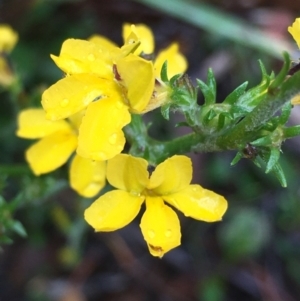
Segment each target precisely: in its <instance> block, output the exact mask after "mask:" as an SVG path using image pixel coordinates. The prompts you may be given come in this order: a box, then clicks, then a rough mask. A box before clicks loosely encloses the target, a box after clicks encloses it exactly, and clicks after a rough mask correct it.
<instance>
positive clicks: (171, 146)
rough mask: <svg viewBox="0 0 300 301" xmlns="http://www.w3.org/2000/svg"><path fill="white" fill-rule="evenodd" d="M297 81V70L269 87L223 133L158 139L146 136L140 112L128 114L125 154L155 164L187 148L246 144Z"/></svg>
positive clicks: (299, 79) (296, 87)
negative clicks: (252, 107) (235, 122)
mask: <svg viewBox="0 0 300 301" xmlns="http://www.w3.org/2000/svg"><path fill="white" fill-rule="evenodd" d="M299 83H300V72H299V73H296V74H295V75H293V76H292V77H290V78H288V79H287V80H286V81H285V82H284V83H283V84H282V85H281V86H280V87H279V88H274V89H271V90H269V91H268V92H267V94H266V96H265V98H264V99H263V100H262V101H261V102H260V103H259V104H258V105H257V106H256V107H255V108H254V109H253V111H252V112H250V113H248V115H246V116H245V117H244V119H243V120H241V121H240V122H239V123H238V124H236V125H234V126H233V127H231V128H230V129H228V130H227V131H226V132H224V131H222V130H221V131H220V132H215V133H210V134H205V133H191V134H187V135H184V136H181V137H179V138H176V139H173V140H171V141H166V142H161V141H157V140H154V139H153V138H151V137H149V136H148V134H147V127H146V126H145V124H144V123H143V120H142V117H141V116H140V115H132V122H131V123H130V124H129V125H128V126H127V127H126V128H125V129H124V132H125V135H126V138H127V141H128V142H129V143H130V144H131V149H130V151H129V153H130V154H132V155H134V156H137V157H143V158H145V159H147V160H148V161H149V163H150V164H152V165H157V164H158V163H160V162H162V161H164V160H165V159H166V158H169V157H170V156H172V155H175V154H183V153H188V152H191V151H193V152H217V151H225V150H240V149H241V148H242V147H244V146H245V145H246V144H247V143H249V142H251V141H253V140H255V139H257V138H259V137H258V133H259V130H260V129H261V127H262V126H264V125H265V124H266V123H267V122H268V121H269V120H270V119H271V118H272V117H273V116H274V115H275V113H276V112H277V111H278V110H279V109H280V108H281V107H282V106H283V105H284V104H285V103H287V102H289V101H290V100H291V98H292V97H293V96H295V95H296V94H299V93H300V85H299Z"/></svg>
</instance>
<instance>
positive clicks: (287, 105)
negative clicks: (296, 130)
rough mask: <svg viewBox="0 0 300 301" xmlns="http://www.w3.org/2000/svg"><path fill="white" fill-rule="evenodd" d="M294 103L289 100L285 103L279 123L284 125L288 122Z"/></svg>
mask: <svg viewBox="0 0 300 301" xmlns="http://www.w3.org/2000/svg"><path fill="white" fill-rule="evenodd" d="M292 107H293V105H292V104H291V103H290V102H287V103H285V104H284V105H283V107H282V109H281V115H280V117H279V124H281V125H284V124H286V123H287V122H288V120H289V118H290V115H291V111H292Z"/></svg>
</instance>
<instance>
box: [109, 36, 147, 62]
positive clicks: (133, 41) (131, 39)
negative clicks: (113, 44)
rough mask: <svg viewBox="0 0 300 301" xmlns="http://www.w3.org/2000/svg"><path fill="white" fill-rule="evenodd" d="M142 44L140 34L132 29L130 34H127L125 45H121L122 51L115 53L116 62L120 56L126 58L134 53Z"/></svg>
mask: <svg viewBox="0 0 300 301" xmlns="http://www.w3.org/2000/svg"><path fill="white" fill-rule="evenodd" d="M140 45H141V42H140V40H139V38H138V36H137V35H136V34H135V33H134V32H133V31H131V33H130V34H129V36H127V38H126V40H125V43H124V45H123V46H122V47H121V52H120V53H115V55H114V60H115V62H116V61H117V60H119V59H120V58H124V57H125V56H127V55H129V54H130V53H134V52H135V51H136V50H137V49H138V48H139V46H140Z"/></svg>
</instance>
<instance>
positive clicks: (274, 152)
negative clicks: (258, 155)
mask: <svg viewBox="0 0 300 301" xmlns="http://www.w3.org/2000/svg"><path fill="white" fill-rule="evenodd" d="M279 157H280V150H279V149H278V148H275V147H274V148H271V151H270V155H269V160H268V162H267V166H266V173H269V172H270V171H271V170H273V168H274V166H275V165H276V164H277V162H278V160H279Z"/></svg>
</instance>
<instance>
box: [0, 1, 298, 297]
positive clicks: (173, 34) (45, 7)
mask: <svg viewBox="0 0 300 301" xmlns="http://www.w3.org/2000/svg"><path fill="white" fill-rule="evenodd" d="M148 2H149V3H150V5H149V4H147V3H148ZM159 2H161V3H163V7H164V8H162V7H156V8H154V7H153V6H154V5H155V3H159ZM178 2H179V3H181V5H182V9H183V8H184V5H185V4H184V3H186V4H193V6H194V7H195V10H194V11H193V10H190V12H189V11H187V14H186V15H185V18H182V17H180V16H178V15H177V14H175V15H174V12H173V13H172V9H171V10H168V8H172V5H175V4H174V3H177V4H178ZM207 5H209V8H212V9H214V10H215V11H216V12H217V13H220V14H221V16H222V18H221V19H222V20H227V21H228V24H231V25H232V26H238V25H239V24H240V23H239V22H242V24H243V25H244V26H246V32H245V38H243V37H236V36H232V37H230V33H229V35H228V36H229V37H228V36H227V37H226V36H224V35H222V34H220V33H219V29H220V28H219V25H218V23H214V24H213V25H214V26H212V27H209V26H205V24H210V21H211V15H210V14H209V13H207V15H205V11H206V9H207ZM178 7H179V8H178V9H179V10H180V6H178ZM189 7H190V6H189ZM201 7H203V10H202V12H204V13H201V15H199V20H200V21H203V20H205V21H203V22H202V23H204V26H199V24H197V22H195V20H194V18H190V16H192V14H193V16H194V15H195V12H197V9H198V10H200V11H201ZM297 16H300V2H299V1H295V0H227V1H221V0H214V1H207V2H206V3H205V2H203V1H177V0H176V1H175V2H174V1H172V0H164V1H152V4H151V1H145V2H144V1H143V0H140V1H129V0H110V1H107V0H35V1H34V0H31V1H30V0H0V23H8V24H10V25H11V26H12V27H13V28H14V29H15V30H16V31H17V32H18V33H19V42H18V44H17V45H16V47H15V49H14V50H13V52H12V53H11V56H10V57H11V61H12V64H13V67H14V68H15V71H16V73H17V74H18V76H19V77H20V80H21V82H22V87H16V88H15V90H14V91H9V90H6V89H1V90H0V139H1V140H0V184H1V185H0V186H1V187H0V188H1V190H2V193H1V194H2V196H3V197H4V199H5V200H6V203H7V204H14V206H15V207H14V210H11V213H10V214H11V215H12V218H13V219H14V220H16V221H19V222H20V223H21V224H22V225H23V227H24V229H25V230H26V233H27V236H26V237H21V236H20V235H18V234H17V232H18V231H12V232H11V233H9V235H10V238H11V239H12V241H13V242H12V243H11V244H9V245H3V246H2V250H1V253H0V300H1V301H23V300H24V301H97V300H108V301H111V300H114V301H119V300H120V301H135V300H143V301H144V300H145V301H148V300H149V301H150V300H151V301H152V300H156V301H172V300H176V301H177V300H178V301H188V300H195V301H196V300H199V301H298V300H300V297H299V296H300V191H299V173H300V170H299V167H300V166H299V165H300V164H299V160H298V158H299V145H300V144H299V141H297V139H295V141H288V142H286V143H285V144H284V145H283V148H282V151H283V156H282V158H281V164H282V166H283V169H284V171H285V174H286V177H287V181H288V188H282V187H281V186H280V184H279V182H278V181H277V180H276V178H275V177H274V176H273V175H272V174H270V175H265V174H264V170H263V169H259V168H257V167H256V166H254V164H253V163H252V162H251V160H246V159H243V160H241V161H240V162H239V163H238V164H237V165H236V166H234V167H231V166H230V162H231V160H232V159H233V157H234V155H235V154H234V153H233V152H226V153H216V154H191V156H192V158H193V162H194V183H200V184H201V185H203V186H204V187H206V188H209V189H212V190H214V191H216V192H217V193H220V194H222V195H224V196H225V197H226V198H227V200H228V202H229V209H228V211H227V213H226V214H225V216H224V219H223V221H222V222H220V223H214V224H207V223H203V222H198V221H195V220H192V219H189V218H185V217H184V216H183V215H182V214H180V213H179V217H180V220H181V226H182V234H183V238H182V245H181V246H180V247H178V248H176V249H175V250H173V251H171V252H169V253H168V254H166V255H165V256H164V257H163V258H162V259H157V258H154V257H152V256H151V255H150V254H149V252H148V250H147V247H146V244H145V243H144V241H143V238H142V235H141V232H140V229H139V221H140V217H141V215H139V216H138V217H137V218H136V220H135V221H134V222H133V223H131V224H130V225H129V226H127V227H125V228H124V229H122V230H120V231H116V232H113V233H94V232H93V230H92V229H91V228H90V227H88V226H87V225H86V223H85V221H84V220H83V216H82V213H83V210H84V209H85V208H86V207H88V206H89V204H90V203H91V202H92V201H93V200H90V199H82V198H80V197H79V196H77V195H76V194H75V193H74V192H73V191H71V189H70V188H69V187H68V175H67V173H68V166H67V165H66V166H64V167H63V168H61V169H60V170H58V171H55V172H53V173H51V174H48V175H44V176H41V177H34V176H33V174H32V173H31V171H30V170H29V169H28V167H27V166H26V163H25V161H24V150H25V149H26V147H28V146H29V145H30V144H31V142H30V141H24V140H21V139H19V138H17V137H15V136H14V132H15V130H16V116H17V113H18V111H19V110H21V109H23V108H26V107H29V106H39V103H40V96H41V93H42V92H43V90H44V89H45V88H46V87H48V86H49V85H51V84H53V83H54V82H55V81H57V80H58V79H59V78H61V76H62V74H61V71H60V70H59V69H58V68H57V67H56V66H55V65H54V63H53V62H52V60H51V59H50V56H49V54H50V53H53V54H58V53H59V51H60V47H61V44H62V42H63V41H64V40H65V39H66V38H69V37H73V38H88V37H89V36H91V35H92V34H94V33H98V34H101V35H105V36H107V37H108V38H110V39H111V40H113V41H115V42H116V43H118V44H119V45H121V43H122V37H121V28H122V24H123V23H124V22H129V23H145V24H147V25H149V26H150V27H151V28H152V30H153V31H154V34H155V42H156V51H158V50H160V49H162V48H164V47H166V46H167V45H169V44H170V43H171V42H173V41H178V42H179V44H180V48H181V51H182V52H183V53H184V54H185V56H186V57H187V59H188V61H189V70H188V74H189V75H190V77H191V78H192V79H193V80H194V79H195V78H200V79H202V80H205V79H206V72H207V68H209V67H211V68H212V69H213V70H214V73H215V76H216V79H217V82H218V90H217V91H218V100H219V101H221V100H223V99H224V98H225V97H226V96H227V95H228V94H229V93H230V92H231V91H232V90H233V89H234V88H236V87H237V86H238V85H240V84H242V83H243V82H245V81H249V87H251V86H254V85H255V84H258V83H259V81H260V80H261V72H260V69H259V64H258V60H259V59H261V60H262V61H263V62H264V64H265V67H266V69H267V70H268V72H269V73H270V72H271V70H274V71H275V72H278V71H279V70H280V68H281V65H282V59H281V58H280V55H276V54H274V51H273V50H274V49H275V48H276V47H277V48H282V49H284V48H285V47H286V48H287V50H289V51H291V55H292V57H293V58H294V59H295V60H297V59H298V57H300V54H299V52H298V51H297V48H296V44H295V43H294V41H293V40H292V38H291V36H290V35H289V33H288V32H287V27H288V26H289V25H291V24H292V22H293V21H294V19H295V17H297ZM201 18H202V19H201ZM196 19H197V18H196ZM211 22H212V21H211ZM247 30H248V31H249V33H250V32H252V31H253V30H254V33H256V35H254V36H257V43H256V45H257V46H253V47H252V46H250V45H249V44H247ZM233 34H234V33H233ZM261 36H266V37H268V38H269V39H270V42H269V44H268V45H269V50H268V49H266V48H265V47H260V46H259V45H260V43H261V39H260V38H261ZM268 41H269V40H268ZM255 42H256V41H255V38H254V44H255ZM199 101H201V95H200V96H199ZM151 119H152V121H153V125H152V128H151V134H152V135H153V136H155V137H158V138H162V139H170V137H174V136H175V135H178V134H180V133H182V131H181V132H180V131H177V132H175V131H174V128H173V126H174V123H172V122H171V123H167V122H165V121H162V120H161V118H160V115H159V112H154V113H152V114H151ZM299 120H300V117H299V113H298V111H297V110H296V109H295V112H294V113H293V115H292V120H291V122H292V123H299ZM174 122H175V121H174ZM2 218H3V219H4V217H3V216H2ZM0 225H1V220H0ZM19 232H22V231H19ZM19 234H20V233H19ZM0 235H1V233H0Z"/></svg>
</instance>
